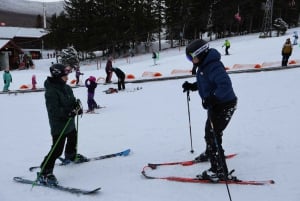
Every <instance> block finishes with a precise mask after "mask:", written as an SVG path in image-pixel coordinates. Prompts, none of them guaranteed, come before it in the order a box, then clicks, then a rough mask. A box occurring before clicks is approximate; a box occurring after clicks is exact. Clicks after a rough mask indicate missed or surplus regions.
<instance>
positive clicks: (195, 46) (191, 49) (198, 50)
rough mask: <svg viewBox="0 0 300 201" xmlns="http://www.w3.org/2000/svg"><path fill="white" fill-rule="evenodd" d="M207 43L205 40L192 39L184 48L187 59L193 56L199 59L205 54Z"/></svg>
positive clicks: (191, 58)
mask: <svg viewBox="0 0 300 201" xmlns="http://www.w3.org/2000/svg"><path fill="white" fill-rule="evenodd" d="M208 50H209V45H208V43H207V42H206V41H205V40H202V39H196V40H193V41H192V42H191V43H189V44H188V46H187V47H186V49H185V54H186V57H187V58H188V60H190V61H192V60H193V58H195V57H198V58H199V59H200V60H201V59H202V58H204V56H206V55H207V53H208Z"/></svg>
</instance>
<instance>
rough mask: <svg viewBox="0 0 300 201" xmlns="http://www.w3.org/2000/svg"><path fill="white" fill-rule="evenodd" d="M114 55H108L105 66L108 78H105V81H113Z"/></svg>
mask: <svg viewBox="0 0 300 201" xmlns="http://www.w3.org/2000/svg"><path fill="white" fill-rule="evenodd" d="M112 59H113V58H112V57H111V56H110V57H108V59H107V62H106V66H105V72H106V79H105V83H106V84H108V83H111V77H112V72H113V71H112V67H113V66H112Z"/></svg>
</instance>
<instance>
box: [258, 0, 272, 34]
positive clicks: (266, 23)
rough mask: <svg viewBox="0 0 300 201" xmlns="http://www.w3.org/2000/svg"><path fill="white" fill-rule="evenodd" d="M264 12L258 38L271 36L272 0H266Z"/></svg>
mask: <svg viewBox="0 0 300 201" xmlns="http://www.w3.org/2000/svg"><path fill="white" fill-rule="evenodd" d="M264 9H265V14H264V19H263V24H262V28H261V33H260V35H259V37H260V38H266V37H272V21H273V20H272V15H273V0H266V3H265V6H264Z"/></svg>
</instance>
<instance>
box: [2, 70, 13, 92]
mask: <svg viewBox="0 0 300 201" xmlns="http://www.w3.org/2000/svg"><path fill="white" fill-rule="evenodd" d="M3 81H4V87H3V91H5V92H6V91H9V86H10V83H11V82H12V76H11V74H10V72H9V68H6V70H5V71H4V73H3Z"/></svg>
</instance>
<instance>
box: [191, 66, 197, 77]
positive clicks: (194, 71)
mask: <svg viewBox="0 0 300 201" xmlns="http://www.w3.org/2000/svg"><path fill="white" fill-rule="evenodd" d="M197 67H198V66H196V65H193V69H192V75H196V73H197Z"/></svg>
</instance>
